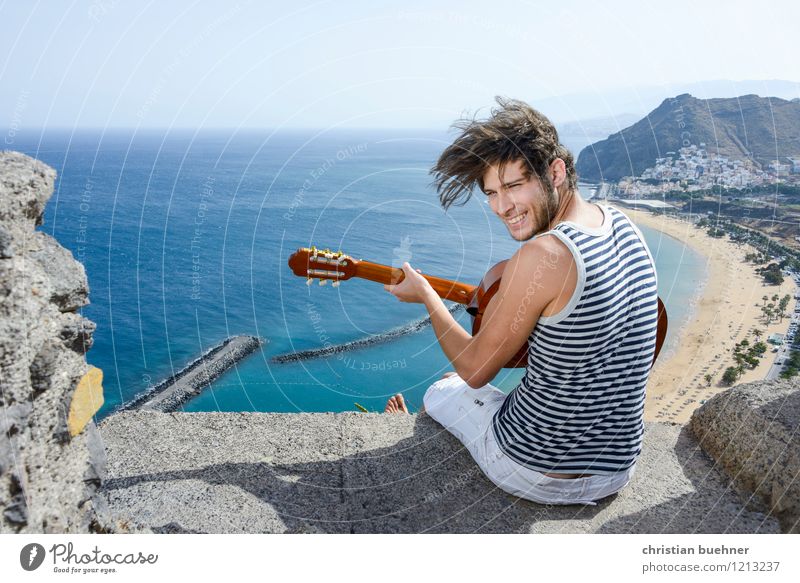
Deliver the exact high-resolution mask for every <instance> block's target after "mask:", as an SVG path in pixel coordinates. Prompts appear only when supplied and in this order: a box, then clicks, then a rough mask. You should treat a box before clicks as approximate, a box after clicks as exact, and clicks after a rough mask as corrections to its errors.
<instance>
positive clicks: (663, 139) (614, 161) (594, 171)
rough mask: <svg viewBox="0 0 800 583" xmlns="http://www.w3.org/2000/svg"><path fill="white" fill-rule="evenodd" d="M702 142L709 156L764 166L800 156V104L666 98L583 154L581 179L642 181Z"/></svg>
mask: <svg viewBox="0 0 800 583" xmlns="http://www.w3.org/2000/svg"><path fill="white" fill-rule="evenodd" d="M701 143H705V147H706V150H707V151H708V153H709V155H719V156H727V157H729V158H733V159H740V160H744V159H747V158H751V159H752V160H753V161H754V162H755V163H756V164H757V165H759V166H766V165H767V164H768V163H769V162H771V161H772V160H775V159H776V158H781V159H783V158H786V157H797V156H800V99H793V100H791V101H787V100H785V99H779V98H777V97H759V96H758V95H743V96H741V97H735V98H730V99H697V98H696V97H692V96H691V95H689V94H688V93H685V94H683V95H678V96H677V97H674V98H669V99H665V100H664V102H663V103H661V105H659V106H658V107H657V108H656V109H654V110H653V111H652V112H651V113H650V114H648V115H647V116H646V117H644V118H643V119H641V120H639V121H638V122H636V123H635V124H633V125H632V126H630V127H628V128H625V129H624V130H622V131H620V132H617V133H615V134H612V135H610V136H609V137H608V138H606V139H605V140H601V141H599V142H596V143H594V144H591V145H589V146H587V147H586V148H584V149H583V150H581V152H580V155H579V156H578V162H577V170H578V175H579V176H580V178H581V180H586V181H598V182H599V181H601V180H602V181H615V180H619V179H620V178H622V177H623V176H638V175H640V174H641V173H642V171H643V170H644V169H646V168H648V167H651V166H653V165H654V164H655V160H656V158H659V157H663V156H665V155H666V153H667V152H669V151H677V150H678V149H679V148H680V147H682V146H689V145H696V146H698V147H699V146H700V144H701Z"/></svg>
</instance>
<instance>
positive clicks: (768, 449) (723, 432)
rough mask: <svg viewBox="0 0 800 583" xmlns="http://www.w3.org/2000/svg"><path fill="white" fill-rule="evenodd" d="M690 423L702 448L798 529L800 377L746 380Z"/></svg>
mask: <svg viewBox="0 0 800 583" xmlns="http://www.w3.org/2000/svg"><path fill="white" fill-rule="evenodd" d="M690 427H691V430H692V432H693V433H694V434H695V435H696V436H697V438H698V439H699V440H700V444H701V446H702V448H703V449H704V450H705V451H706V452H708V453H709V455H711V457H712V458H714V459H715V460H716V461H717V462H718V464H719V466H720V467H721V468H723V469H724V470H725V472H726V473H727V474H728V475H729V476H730V477H731V478H733V481H734V485H735V486H736V487H737V488H739V489H740V490H741V491H742V492H745V493H747V494H751V493H754V494H756V495H757V496H758V497H760V498H761V500H763V501H764V502H765V503H766V505H767V507H768V508H769V509H770V512H771V513H772V514H773V515H775V516H777V517H778V519H779V520H780V523H781V528H782V530H783V531H784V532H792V533H798V532H800V434H799V433H798V431H800V430H799V428H800V381H798V380H797V379H794V380H774V381H758V382H753V383H746V384H743V385H739V386H736V387H734V388H733V389H731V390H729V391H725V392H724V393H720V394H719V395H716V396H715V397H713V398H711V399H709V400H708V401H707V402H706V403H705V404H704V405H703V406H702V407H701V408H700V409H698V410H697V411H695V413H694V415H693V416H692V419H691V422H690Z"/></svg>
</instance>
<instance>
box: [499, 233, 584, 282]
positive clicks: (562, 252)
mask: <svg viewBox="0 0 800 583" xmlns="http://www.w3.org/2000/svg"><path fill="white" fill-rule="evenodd" d="M509 263H510V264H513V265H514V266H516V267H517V268H518V269H520V270H522V271H524V272H528V273H531V272H532V273H541V274H542V275H543V274H544V273H553V272H555V273H556V274H557V273H561V274H563V273H566V272H567V271H569V270H570V269H571V268H572V267H573V266H574V265H575V258H574V257H573V255H572V251H570V249H569V248H568V247H567V245H566V244H565V243H564V242H563V241H562V240H561V239H559V238H558V237H557V236H556V235H551V234H547V235H543V236H541V237H537V238H535V239H531V240H530V241H528V242H526V243H525V244H524V245H522V246H521V247H520V248H519V249H518V250H517V252H516V253H514V255H513V256H512V257H511V260H510V261H509Z"/></svg>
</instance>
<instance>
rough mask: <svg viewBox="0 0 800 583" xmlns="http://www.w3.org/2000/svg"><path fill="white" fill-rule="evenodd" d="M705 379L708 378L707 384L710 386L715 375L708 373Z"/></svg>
mask: <svg viewBox="0 0 800 583" xmlns="http://www.w3.org/2000/svg"><path fill="white" fill-rule="evenodd" d="M705 379H706V386H708V387H710V386H711V381H712V380H714V377H712V376H711V375H710V374H709V373H706V376H705Z"/></svg>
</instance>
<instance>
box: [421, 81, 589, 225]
mask: <svg viewBox="0 0 800 583" xmlns="http://www.w3.org/2000/svg"><path fill="white" fill-rule="evenodd" d="M495 100H496V101H497V103H498V105H499V106H500V107H499V108H493V109H492V110H491V117H490V118H489V119H487V120H483V121H479V120H476V119H475V118H474V117H473V118H472V119H469V118H465V119H460V120H458V121H456V122H455V123H454V124H453V125H452V127H453V128H455V129H458V130H461V135H460V136H458V138H456V140H455V141H454V142H453V143H452V144H451V145H450V146H448V147H447V148H446V149H445V151H444V152H442V154H441V156H439V160H438V161H437V162H436V164H435V165H434V166H433V168H431V170H430V174H433V176H434V180H433V186H434V187H435V188H436V191H437V192H438V193H439V202H440V203H441V205H442V206H443V207H444V209H445V210H447V209H448V208H449V207H450V205H452V204H455V205H456V206H463V205H465V204H466V203H467V201H468V200H469V199H470V197H471V196H472V191H473V188H474V187H475V185H476V184H477V185H478V187H479V188H480V189H481V190H483V175H484V174H485V172H486V169H487V168H489V166H491V165H495V164H497V165H499V166H500V169H501V171H502V169H503V168H504V167H505V165H506V164H508V163H509V162H516V161H518V160H522V161H523V162H524V163H525V167H526V169H527V175H526V177H528V178H530V176H532V175H533V176H536V177H537V178H538V179H539V181H540V182H541V183H542V186H543V187H544V188H546V189H549V190H552V189H553V184H552V181H551V180H550V176H549V175H550V173H549V171H548V170H549V167H550V164H551V163H552V162H553V160H555V159H556V158H561V159H562V160H563V161H564V164H565V166H566V171H567V177H566V185H565V186H566V190H568V191H573V190H575V188H576V186H577V183H578V177H577V174H576V173H575V162H574V160H573V157H572V154H571V153H570V152H569V150H567V149H566V148H565V147H564V146H563V145H562V144H561V143H560V142H559V141H558V132H557V131H556V128H555V126H554V125H553V124H552V123H551V122H550V120H549V119H547V118H546V117H545V116H544V115H542V114H541V113H539V112H538V111H536V110H535V109H533V108H532V107H531V106H530V105H528V104H527V103H525V102H523V101H519V100H517V99H509V98H507V97H500V96H498V97H495Z"/></svg>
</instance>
